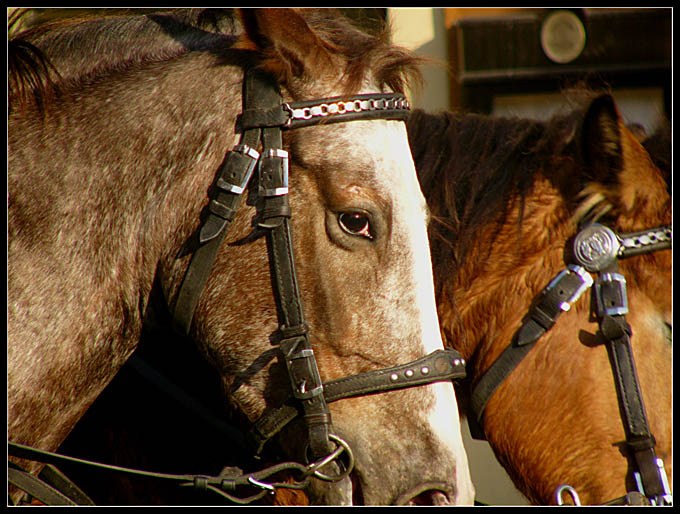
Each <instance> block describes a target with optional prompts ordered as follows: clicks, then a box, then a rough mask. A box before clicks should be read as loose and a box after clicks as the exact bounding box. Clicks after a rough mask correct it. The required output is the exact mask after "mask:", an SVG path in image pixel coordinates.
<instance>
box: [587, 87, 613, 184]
mask: <svg viewBox="0 0 680 514" xmlns="http://www.w3.org/2000/svg"><path fill="white" fill-rule="evenodd" d="M620 123H621V115H620V114H619V111H618V109H617V108H616V104H615V103H614V99H613V98H612V97H611V95H602V96H599V97H597V98H596V99H595V100H593V101H592V102H591V104H590V106H589V107H588V110H587V112H586V115H585V117H584V119H583V130H582V138H583V139H582V144H583V153H584V155H583V157H584V164H585V174H586V177H587V178H588V179H590V180H592V181H594V182H598V183H600V184H602V185H604V186H613V185H615V184H616V183H617V178H618V174H619V172H620V171H621V170H622V168H623V148H622V141H621V125H620Z"/></svg>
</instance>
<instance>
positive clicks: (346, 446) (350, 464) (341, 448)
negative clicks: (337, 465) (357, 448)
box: [307, 434, 354, 482]
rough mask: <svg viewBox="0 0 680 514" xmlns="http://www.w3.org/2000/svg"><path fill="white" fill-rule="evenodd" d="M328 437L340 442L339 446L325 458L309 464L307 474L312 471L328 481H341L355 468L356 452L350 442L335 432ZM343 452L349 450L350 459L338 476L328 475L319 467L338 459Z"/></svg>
mask: <svg viewBox="0 0 680 514" xmlns="http://www.w3.org/2000/svg"><path fill="white" fill-rule="evenodd" d="M328 438H329V439H331V440H333V441H335V442H336V443H337V444H338V447H337V448H336V449H335V450H333V451H332V452H331V453H329V454H328V455H326V456H325V457H324V458H323V459H320V460H318V461H316V462H313V463H312V464H310V465H309V466H307V474H309V473H312V474H313V475H314V476H315V477H316V478H319V479H321V480H325V481H326V482H339V481H340V480H343V479H345V478H347V477H348V476H349V474H350V473H351V472H352V470H353V469H354V454H353V453H352V449H351V448H350V446H349V444H348V443H347V441H345V440H344V439H341V438H340V437H338V436H337V435H335V434H328ZM342 452H347V455H348V459H349V462H348V464H347V466H346V469H345V471H343V472H342V473H340V474H339V475H337V476H331V475H327V474H325V473H322V472H321V471H319V469H321V468H322V467H324V466H326V465H327V464H330V463H331V462H332V461H334V460H335V459H337V458H338V457H339V456H340V455H341V454H342Z"/></svg>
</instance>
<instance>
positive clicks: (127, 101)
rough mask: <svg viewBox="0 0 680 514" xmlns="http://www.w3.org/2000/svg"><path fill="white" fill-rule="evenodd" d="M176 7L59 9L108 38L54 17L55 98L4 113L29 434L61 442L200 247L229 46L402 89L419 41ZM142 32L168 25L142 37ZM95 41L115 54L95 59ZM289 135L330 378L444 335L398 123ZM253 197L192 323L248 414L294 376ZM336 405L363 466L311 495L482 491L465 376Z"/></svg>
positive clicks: (230, 128) (296, 200) (319, 93)
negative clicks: (465, 407) (196, 17)
mask: <svg viewBox="0 0 680 514" xmlns="http://www.w3.org/2000/svg"><path fill="white" fill-rule="evenodd" d="M208 14H209V13H208ZM173 16H175V15H150V16H149V17H148V20H146V19H141V18H137V19H136V20H133V21H122V22H119V21H112V22H111V23H112V25H111V27H113V26H115V27H117V31H122V33H124V34H125V36H123V37H120V36H115V34H118V32H117V31H113V30H112V31H107V30H99V29H101V28H102V27H100V26H99V25H98V24H103V25H106V23H107V22H106V21H94V22H92V23H93V24H92V25H88V24H87V23H84V24H80V25H79V24H73V25H68V27H67V28H66V29H65V30H67V31H73V33H74V34H78V33H79V32H82V34H80V36H87V37H76V36H74V37H73V41H90V40H91V39H92V38H100V39H102V41H100V42H99V43H101V45H102V46H98V45H94V44H89V43H88V45H87V47H85V48H81V47H78V45H77V44H71V45H69V44H66V45H65V46H60V44H61V43H60V37H59V36H56V37H55V38H53V39H51V37H52V36H50V34H49V33H48V34H47V35H46V36H45V39H43V40H42V41H43V42H44V43H45V45H46V46H47V50H46V53H47V56H48V58H50V60H51V61H52V63H53V64H54V65H55V67H56V68H57V69H59V67H60V66H61V77H62V78H63V82H61V83H59V86H60V87H61V89H60V95H59V98H58V100H57V101H55V102H54V103H53V104H50V105H47V108H46V109H45V110H46V115H45V116H44V117H41V116H40V115H38V113H37V112H36V111H35V110H33V111H32V110H31V108H28V109H26V110H24V111H22V110H20V109H16V110H15V111H14V116H13V117H12V119H11V120H10V125H9V130H10V134H11V137H10V155H11V157H10V168H11V173H10V181H9V193H10V201H9V218H10V223H9V229H10V230H9V234H10V245H9V278H10V280H9V299H10V303H11V307H10V308H9V309H8V314H9V323H8V325H9V327H8V334H9V335H10V350H9V352H8V357H9V358H8V361H9V362H8V364H9V366H8V368H9V373H8V383H9V391H8V392H9V395H8V403H9V411H10V416H9V417H10V419H9V424H8V428H9V433H10V438H11V439H13V440H15V441H17V442H22V443H27V444H36V445H39V446H41V447H43V448H46V449H55V448H56V447H57V446H58V445H59V443H60V442H61V441H62V440H63V438H64V437H65V436H66V435H67V434H68V432H69V431H70V429H71V427H72V426H73V424H74V423H75V422H76V421H77V420H78V418H79V417H80V416H81V415H82V413H83V412H84V410H86V409H87V407H88V406H89V404H90V403H91V402H92V401H93V399H94V398H95V397H96V396H97V395H98V394H99V392H101V390H102V389H103V387H104V386H105V385H106V383H108V381H109V380H110V379H111V377H112V376H113V374H115V372H116V371H117V370H118V368H119V367H120V365H121V364H122V363H123V362H124V361H125V359H126V358H127V357H128V356H129V355H130V353H131V352H132V351H133V350H134V347H135V345H136V342H137V338H138V337H139V333H140V328H141V323H142V317H143V316H144V315H145V314H146V312H145V311H146V307H147V304H148V298H149V294H150V291H151V289H152V282H153V280H154V273H156V275H155V277H156V278H157V280H158V283H159V284H160V287H161V288H162V290H163V292H164V293H165V296H166V299H167V301H168V303H172V301H173V299H174V297H175V295H176V293H177V288H178V286H179V283H180V282H181V280H182V277H183V275H184V270H185V269H186V265H187V260H188V259H186V258H185V259H178V258H177V255H178V254H179V253H180V249H181V248H182V247H183V245H184V243H185V242H186V241H187V240H188V239H189V237H190V235H191V234H192V232H193V231H194V230H195V229H196V226H197V224H198V220H199V218H200V212H201V209H203V207H204V206H205V204H206V202H207V198H206V192H207V191H208V189H209V186H210V184H211V181H212V180H213V178H214V173H215V170H216V169H217V168H218V166H219V164H220V162H222V160H223V158H224V154H225V152H226V150H227V149H229V148H231V147H232V146H233V145H234V144H235V143H236V141H237V140H238V137H237V135H236V134H235V133H234V125H235V123H234V121H235V118H236V116H237V115H238V113H239V112H240V109H241V106H240V99H241V91H242V86H241V84H242V79H243V70H242V68H241V67H240V66H228V65H225V63H229V62H232V63H233V62H239V63H240V62H242V59H243V57H242V56H239V55H237V54H238V52H239V51H241V50H245V51H246V52H247V53H248V55H249V56H251V57H252V55H253V54H252V52H256V53H258V54H259V55H260V56H261V57H263V65H262V66H263V68H264V69H265V70H267V71H269V72H271V73H272V74H274V75H275V76H277V77H278V78H279V81H280V83H281V85H282V93H283V96H284V101H290V100H309V99H314V98H323V97H328V96H333V95H340V94H348V93H350V92H353V93H357V92H358V93H361V92H368V91H370V92H379V91H387V90H389V89H399V88H400V87H401V84H402V79H403V77H402V73H401V70H402V69H409V68H410V67H411V66H412V62H413V61H410V60H409V58H408V57H405V55H404V53H403V52H401V51H398V50H395V49H390V48H389V47H388V46H385V45H384V44H383V43H377V42H376V41H374V40H373V39H372V38H368V37H366V36H360V35H359V34H358V33H356V32H354V31H353V30H351V31H350V30H349V29H348V28H346V27H345V26H344V25H343V24H342V23H341V24H339V25H338V24H337V21H335V20H334V19H333V18H332V16H330V15H329V14H328V11H324V10H322V12H321V13H316V14H314V13H306V12H305V13H297V12H295V11H288V10H284V11H280V10H265V11H263V12H253V11H250V10H245V11H244V12H243V13H242V21H243V25H244V26H245V28H246V30H245V32H244V34H242V35H241V36H240V37H238V38H237V37H234V35H233V34H231V33H229V34H227V35H226V37H213V36H212V35H211V34H209V33H208V32H206V31H207V30H208V29H207V28H206V27H205V26H201V27H200V28H199V30H194V29H193V28H192V27H187V26H184V25H183V24H184V23H186V22H187V19H190V18H191V17H190V16H189V17H186V19H185V18H181V19H180V20H179V22H178V21H177V20H174V19H172V17H173ZM178 16H181V15H178ZM140 20H141V21H140ZM127 23H129V24H130V30H123V29H122V28H121V27H123V28H124V26H125V25H126V24H127ZM327 23H328V24H330V27H331V28H330V30H328V31H326V30H325V29H327V28H329V27H327V26H326V24H327ZM236 25H237V23H236ZM226 26H227V27H231V28H232V29H233V27H234V26H235V20H234V21H229V20H228V21H227V23H226ZM132 27H134V30H133V29H132ZM105 28H106V27H104V29H105ZM208 28H210V29H214V27H208ZM182 30H187V34H184V33H182ZM138 33H141V34H147V35H148V34H153V35H154V37H153V38H151V41H145V44H144V45H139V44H135V43H139V42H138V41H135V36H134V34H138ZM94 34H97V35H96V36H95V35H94ZM102 34H105V35H102ZM107 35H108V38H107ZM202 38H206V39H205V40H203V39H202ZM355 38H360V39H355ZM67 41H68V38H67ZM235 42H236V43H237V44H236V45H235V46H233V47H232V45H233V44H234V43H235ZM185 45H188V46H189V47H190V48H191V49H193V50H196V51H195V52H188V53H187V48H186V46H185ZM211 45H216V46H215V47H214V48H213V47H211ZM225 47H227V50H225ZM64 48H68V51H65V50H64ZM94 48H106V49H107V52H106V56H105V57H104V58H102V59H101V60H97V63H98V66H99V68H98V69H95V70H92V69H89V68H88V69H87V70H86V72H84V73H83V75H84V76H83V77H80V76H79V65H80V64H81V63H83V62H90V61H91V60H92V59H94V58H95V55H93V49H94ZM205 49H208V50H209V51H201V50H205ZM338 49H340V50H338ZM248 51H251V52H248ZM343 52H344V53H343ZM112 56H118V57H113V58H112ZM168 56H171V57H172V58H171V59H169V60H168ZM116 58H119V59H121V60H122V61H123V62H122V63H117V62H116ZM97 59H99V56H97ZM230 59H233V60H231V61H230ZM239 59H240V60H239ZM350 61H351V64H350ZM358 64H359V65H360V66H359V67H357V65H358ZM369 70H370V72H369ZM44 98H45V99H46V98H47V97H44ZM14 107H15V108H16V106H14ZM32 116H33V117H32ZM83 127H86V130H84V129H83ZM29 134H30V138H29ZM284 146H285V147H286V148H287V149H288V150H289V151H290V155H291V177H290V186H291V207H292V210H293V217H292V228H293V240H294V247H295V259H296V264H297V273H298V275H299V282H300V286H301V296H302V301H303V307H304V309H305V314H306V318H307V322H308V324H309V326H310V336H311V342H312V345H313V347H314V352H315V356H316V358H317V360H318V362H319V367H320V372H321V377H322V379H323V380H324V381H328V380H331V379H333V378H337V377H341V376H345V375H352V374H356V373H359V372H363V371H368V370H372V369H377V368H383V367H387V366H393V365H397V364H402V363H405V362H409V361H411V360H413V359H416V358H418V357H421V356H424V355H425V354H427V353H429V352H430V351H432V350H434V349H437V348H441V347H442V342H441V339H440V335H439V329H438V323H437V318H436V311H435V305H434V295H433V286H432V276H431V271H430V264H429V251H428V245H427V237H426V222H427V212H426V208H425V203H424V200H423V197H422V195H421V194H420V192H419V188H418V183H417V180H416V177H415V170H414V167H413V162H412V160H411V158H410V156H409V152H408V141H407V138H406V133H405V128H404V125H403V123H401V122H396V121H353V122H349V123H344V124H339V125H336V126H332V127H331V126H328V127H325V126H324V127H322V126H318V127H310V128H305V129H296V131H294V132H292V133H291V134H290V135H288V136H287V137H286V140H285V145H284ZM32 167H35V168H37V169H38V170H39V171H38V172H36V173H32V172H31V171H29V170H31V169H32ZM33 193H37V194H35V195H33ZM35 198H39V199H41V200H44V201H45V202H47V204H48V205H46V206H43V205H42V204H39V203H35V202H33V200H35ZM49 200H51V202H49ZM252 217H253V211H252V210H251V209H249V208H247V207H246V206H244V207H243V210H242V211H241V212H240V214H239V215H238V217H237V218H236V219H235V221H234V223H233V225H232V226H231V227H230V233H229V235H228V237H227V240H226V243H225V244H224V245H223V248H222V250H221V252H220V254H219V257H218V259H217V262H216V263H215V266H214V267H213V271H212V275H211V277H210V279H209V281H208V283H207V286H206V288H205V290H204V291H203V294H202V296H201V301H200V303H199V305H198V308H197V310H196V313H195V316H194V322H193V325H192V328H191V336H192V337H193V338H194V339H195V340H196V342H197V343H198V345H199V347H200V348H201V349H202V350H203V352H204V354H205V355H206V356H207V357H208V359H209V360H210V361H211V362H212V363H213V364H215V365H216V366H217V368H218V370H219V371H220V372H221V373H222V375H223V377H224V384H225V389H226V391H227V393H228V396H229V398H230V399H231V400H232V402H233V403H234V404H235V405H236V406H237V407H238V408H239V409H241V410H242V411H243V412H244V413H245V414H246V416H247V417H248V418H250V419H251V420H255V419H256V418H257V417H258V416H259V415H260V414H261V413H262V412H263V410H264V409H265V407H266V406H271V405H275V404H276V403H277V402H280V401H282V400H283V399H284V398H286V396H287V395H288V394H289V391H290V384H289V383H288V379H287V377H286V376H284V374H283V369H282V366H281V365H280V364H278V363H277V362H276V359H275V351H274V348H273V347H272V346H271V345H270V342H269V341H270V339H269V336H270V335H271V334H272V333H273V332H274V331H275V330H276V329H277V316H276V310H275V303H274V299H273V297H272V289H271V282H270V280H271V279H270V274H269V264H268V262H267V258H266V251H265V245H264V240H263V239H258V240H256V241H251V242H247V243H244V241H245V239H244V238H245V237H246V236H247V235H248V234H249V233H250V232H251V219H252ZM29 220H32V221H33V222H34V223H33V225H31V224H30V223H29ZM32 237H33V238H32ZM43 250H44V251H43ZM47 256H49V257H47ZM29 273H30V274H29ZM93 291H94V292H93ZM55 313H58V315H55ZM62 341H63V342H64V343H62ZM58 343H59V344H64V345H66V347H60V346H59V345H58ZM45 345H53V346H54V348H52V349H51V350H52V351H49V350H46V349H45ZM65 377H68V380H65ZM53 382H57V384H56V386H55V387H54V388H52V389H50V390H49V391H48V394H42V393H40V391H41V390H44V389H45V387H46V384H52V383H53ZM35 398H38V399H39V400H38V401H34V399H35ZM331 413H332V416H333V424H334V427H335V430H336V431H337V433H338V435H339V436H341V437H342V438H344V439H345V440H346V441H347V442H348V443H349V444H350V445H351V447H352V449H353V450H354V454H355V457H356V468H355V472H354V473H353V475H352V477H351V481H350V480H349V479H347V480H345V481H343V482H341V483H339V484H336V485H325V484H318V483H314V484H313V486H312V488H311V490H310V498H311V500H312V501H313V502H315V503H350V502H352V501H355V502H359V501H360V502H364V503H370V504H389V503H392V502H394V501H395V500H397V498H400V499H405V500H408V499H410V498H411V497H416V496H417V497H418V498H417V501H426V502H427V501H431V502H434V501H437V502H451V503H471V502H472V499H473V488H472V485H471V481H470V478H469V472H468V468H467V460H466V456H465V454H464V450H463V446H462V441H461V438H460V429H459V425H458V420H457V407H456V402H455V397H454V394H453V388H452V386H451V384H450V383H440V384H433V385H428V386H423V387H419V388H415V389H412V390H407V391H401V392H391V393H385V394H382V395H376V396H370V397H363V398H355V399H347V400H343V401H340V402H337V403H336V404H332V405H331ZM36 420H39V421H40V422H39V423H37V424H36ZM300 433H304V432H301V431H300V429H296V427H295V426H292V427H291V428H290V429H288V430H286V431H285V432H284V433H283V434H282V435H281V437H280V438H279V443H280V444H281V446H282V447H283V448H284V449H285V450H286V451H287V452H288V453H289V455H291V456H292V457H293V458H296V459H302V458H303V457H304V455H303V454H304V449H305V443H306V441H304V440H303V438H302V437H301V436H300ZM405 455H408V459H405V458H404V456H405ZM423 491H426V492H425V493H423V494H421V492H423Z"/></svg>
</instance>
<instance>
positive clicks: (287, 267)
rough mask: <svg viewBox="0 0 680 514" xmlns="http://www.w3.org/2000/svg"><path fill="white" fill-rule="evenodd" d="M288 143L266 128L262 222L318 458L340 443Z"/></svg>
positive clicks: (294, 384)
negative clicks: (301, 282) (295, 219)
mask: <svg viewBox="0 0 680 514" xmlns="http://www.w3.org/2000/svg"><path fill="white" fill-rule="evenodd" d="M268 95H269V103H270V104H274V105H279V104H280V103H281V97H280V96H279V94H278V88H277V87H276V86H275V85H274V84H272V85H271V88H270V89H269V93H268ZM282 147H283V142H282V137H281V129H280V128H279V127H272V128H264V129H263V130H262V156H263V157H264V159H263V160H261V163H260V168H259V174H258V179H259V182H258V187H259V191H260V193H259V200H258V202H257V226H258V228H260V229H263V230H266V236H267V252H268V254H269V263H270V275H271V279H272V288H273V289H274V298H275V300H276V307H277V315H278V319H279V327H280V328H279V330H280V332H282V333H283V334H284V336H283V337H282V338H280V340H279V341H278V345H279V350H280V359H281V361H282V362H283V363H284V364H285V365H286V368H287V370H288V374H289V376H290V380H291V389H292V392H293V395H294V396H295V397H296V398H297V399H299V400H302V402H301V403H302V407H303V411H304V415H303V417H304V419H305V425H306V426H307V430H308V437H309V440H308V442H309V448H310V452H311V456H312V458H314V459H316V458H319V457H323V456H326V455H328V454H330V453H331V452H332V451H333V449H334V448H333V446H332V443H331V442H330V440H329V438H328V434H329V433H330V432H331V416H330V411H329V410H328V406H327V405H326V401H325V399H324V397H323V394H322V392H323V386H322V384H321V378H320V376H319V370H318V368H317V363H316V359H315V358H314V352H313V350H312V345H311V342H310V340H309V335H308V330H307V325H306V323H305V318H304V314H303V310H302V299H301V298H300V291H299V287H298V281H297V275H296V271H295V257H294V253H293V244H292V240H291V235H290V219H289V218H290V206H289V203H288V177H287V173H288V169H287V156H286V154H285V152H283V149H282ZM291 329H297V333H295V334H293V335H290V331H291ZM286 331H288V333H286Z"/></svg>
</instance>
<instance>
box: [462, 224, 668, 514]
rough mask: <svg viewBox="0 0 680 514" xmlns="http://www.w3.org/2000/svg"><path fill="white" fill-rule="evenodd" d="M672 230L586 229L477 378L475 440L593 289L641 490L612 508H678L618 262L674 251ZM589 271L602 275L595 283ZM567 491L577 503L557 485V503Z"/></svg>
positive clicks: (471, 421)
mask: <svg viewBox="0 0 680 514" xmlns="http://www.w3.org/2000/svg"><path fill="white" fill-rule="evenodd" d="M671 245H672V228H671V227H670V226H662V227H658V228H653V229H649V230H642V231H639V232H634V233H628V234H617V233H615V232H614V231H613V230H612V229H610V228H609V227H607V226H605V225H602V224H599V223H589V224H586V225H585V226H584V227H583V228H582V229H581V230H580V232H579V233H578V234H577V235H576V236H575V238H574V239H573V246H572V251H571V252H570V257H569V258H570V260H571V261H572V262H571V263H570V264H568V266H567V268H566V269H565V270H563V271H561V272H560V273H559V274H558V275H557V276H556V277H555V278H554V279H553V280H552V281H551V282H550V284H548V286H547V287H546V288H545V289H544V290H543V291H542V292H541V293H540V294H539V295H538V296H537V297H536V298H535V300H534V302H533V303H532V306H531V307H530V309H529V312H528V314H527V316H525V318H524V320H523V324H522V326H521V327H520V328H519V329H518V330H517V332H516V333H515V336H514V338H513V340H512V343H511V344H510V346H508V347H507V348H506V349H505V350H504V351H503V353H502V354H501V355H500V356H499V357H498V359H496V361H495V362H494V363H493V364H492V365H491V367H489V369H488V370H487V371H486V372H485V373H484V375H482V377H481V378H480V379H479V380H477V381H476V383H475V384H474V387H473V390H472V396H471V409H472V413H473V416H471V417H470V418H469V419H468V421H469V424H470V430H471V433H472V434H473V437H475V438H477V439H485V436H484V432H483V429H482V415H483V413H484V408H485V406H486V403H487V402H488V401H489V399H490V398H491V396H492V395H493V393H494V392H495V391H496V389H497V388H498V386H500V384H501V383H502V381H503V380H504V379H505V378H506V377H507V376H508V375H509V374H510V373H511V372H512V370H514V369H515V367H517V365H519V363H520V362H521V360H522V358H523V357H524V356H525V355H526V354H527V353H528V352H529V350H531V348H532V347H533V345H534V344H535V343H536V342H537V341H538V339H539V338H540V337H541V336H542V335H543V334H544V333H545V332H546V331H548V330H550V328H551V327H552V326H553V325H554V324H555V322H556V321H557V318H558V317H559V315H560V314H561V313H562V312H566V311H568V310H569V309H570V307H571V305H572V304H573V303H574V302H576V300H578V298H579V297H580V296H581V294H582V293H583V292H585V291H586V290H587V289H589V288H592V291H593V293H592V294H593V296H594V301H593V306H594V311H595V312H594V314H595V316H596V318H597V320H598V324H599V328H600V334H601V335H602V337H603V339H604V341H605V344H606V346H607V349H608V351H609V354H610V360H611V363H612V369H613V372H614V378H615V383H616V390H617V396H618V400H619V403H620V405H621V409H620V410H621V416H622V421H623V425H624V429H625V433H626V445H627V447H628V449H629V450H630V455H632V456H633V463H634V477H635V480H636V485H637V488H638V490H637V491H632V492H629V493H628V494H627V495H626V496H624V497H623V498H617V499H616V500H612V501H611V502H608V503H607V504H626V503H627V504H632V503H636V502H637V503H640V502H641V503H644V504H648V505H649V504H652V505H669V504H672V495H671V492H670V487H669V485H668V479H667V477H666V472H665V470H664V467H663V461H662V460H661V459H660V458H657V457H656V454H655V452H654V446H655V440H654V436H653V435H652V434H651V432H650V429H649V423H648V421H647V415H646V413H645V408H644V403H643V399H642V394H641V392H640V385H639V380H638V378H637V372H636V369H635V362H634V358H633V352H632V348H631V342H630V338H631V336H632V331H631V328H630V325H629V324H628V323H627V321H626V318H625V315H626V314H627V313H628V299H627V293H626V280H625V278H624V277H623V275H621V274H620V273H619V272H618V260H619V259H626V258H629V257H633V256H636V255H641V254H646V253H651V252H654V251H658V250H664V249H670V248H671ZM591 273H597V278H596V279H595V280H593V278H592V276H591V275H590V274H591ZM563 491H568V492H569V493H570V494H571V495H572V497H573V498H574V499H575V501H576V502H578V495H577V494H576V492H575V491H574V490H573V488H571V487H570V486H567V485H563V486H560V487H558V489H557V491H556V498H557V501H558V503H560V504H561V502H562V498H561V495H562V492H563Z"/></svg>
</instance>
